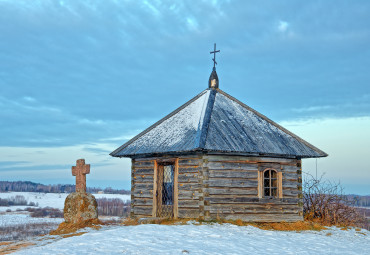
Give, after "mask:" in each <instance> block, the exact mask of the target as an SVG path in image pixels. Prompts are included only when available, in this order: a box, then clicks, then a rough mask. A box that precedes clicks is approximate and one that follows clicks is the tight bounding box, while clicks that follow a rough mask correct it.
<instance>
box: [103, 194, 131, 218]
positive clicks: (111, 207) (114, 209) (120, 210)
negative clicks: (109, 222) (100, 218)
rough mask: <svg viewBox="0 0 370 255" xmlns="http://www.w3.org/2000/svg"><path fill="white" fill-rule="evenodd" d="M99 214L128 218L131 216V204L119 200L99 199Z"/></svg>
mask: <svg viewBox="0 0 370 255" xmlns="http://www.w3.org/2000/svg"><path fill="white" fill-rule="evenodd" d="M96 201H97V203H98V214H99V215H109V216H120V217H127V216H129V215H130V202H124V201H122V199H119V198H99V199H97V200H96Z"/></svg>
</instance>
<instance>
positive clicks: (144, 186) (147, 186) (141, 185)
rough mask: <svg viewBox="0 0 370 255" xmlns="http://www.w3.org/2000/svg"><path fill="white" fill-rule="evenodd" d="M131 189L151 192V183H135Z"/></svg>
mask: <svg viewBox="0 0 370 255" xmlns="http://www.w3.org/2000/svg"><path fill="white" fill-rule="evenodd" d="M133 187H134V189H135V190H136V189H138V190H145V189H146V190H153V183H135V184H134V185H133Z"/></svg>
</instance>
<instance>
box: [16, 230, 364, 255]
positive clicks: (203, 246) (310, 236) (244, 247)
mask: <svg viewBox="0 0 370 255" xmlns="http://www.w3.org/2000/svg"><path fill="white" fill-rule="evenodd" d="M328 233H331V235H330V236H328V235H327V234H328ZM369 252H370V232H369V231H366V230H362V231H361V232H357V231H355V230H354V229H350V230H348V231H344V230H340V229H338V228H330V229H329V230H325V231H319V232H316V231H302V232H300V233H297V232H283V231H267V230H260V229H258V228H254V227H250V226H248V227H239V226H235V225H230V224H224V225H218V224H216V225H199V226H198V225H178V226H166V225H139V226H127V227H125V226H114V227H104V228H102V229H100V230H90V231H89V232H88V233H86V234H84V235H81V236H74V237H69V238H59V240H56V241H52V242H50V243H39V244H38V246H31V247H30V248H26V249H24V250H21V251H18V252H16V253H14V254H26V255H32V254H37V255H39V254H69V255H71V254H223V255H224V254H369Z"/></svg>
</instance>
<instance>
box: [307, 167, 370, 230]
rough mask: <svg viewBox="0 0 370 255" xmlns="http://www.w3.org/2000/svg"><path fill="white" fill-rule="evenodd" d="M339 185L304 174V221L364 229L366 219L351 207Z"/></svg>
mask: <svg viewBox="0 0 370 255" xmlns="http://www.w3.org/2000/svg"><path fill="white" fill-rule="evenodd" d="M354 202H355V201H354V200H350V199H349V198H348V197H347V196H346V195H345V194H344V192H343V187H342V186H341V184H340V183H335V182H331V181H328V180H323V176H321V177H320V178H319V179H317V178H315V177H313V176H312V175H309V174H305V180H304V184H303V213H304V217H305V219H306V220H312V221H318V222H320V223H322V224H324V225H340V226H360V227H365V225H364V224H365V222H366V219H365V218H364V217H362V216H361V215H360V214H359V212H358V211H357V210H356V208H354V207H353V205H354Z"/></svg>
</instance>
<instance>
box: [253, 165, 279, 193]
mask: <svg viewBox="0 0 370 255" xmlns="http://www.w3.org/2000/svg"><path fill="white" fill-rule="evenodd" d="M258 197H260V198H271V199H273V198H282V197H283V189H282V172H281V169H280V167H278V166H277V165H276V166H275V165H274V168H272V167H267V166H260V168H259V174H258Z"/></svg>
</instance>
